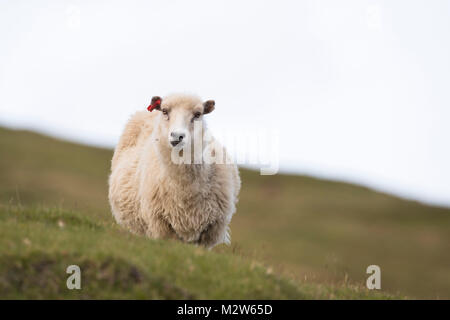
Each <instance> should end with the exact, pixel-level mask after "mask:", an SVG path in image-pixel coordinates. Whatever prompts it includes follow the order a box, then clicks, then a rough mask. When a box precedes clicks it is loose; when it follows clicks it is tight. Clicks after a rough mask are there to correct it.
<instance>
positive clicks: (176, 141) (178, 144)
mask: <svg viewBox="0 0 450 320" xmlns="http://www.w3.org/2000/svg"><path fill="white" fill-rule="evenodd" d="M169 143H170V144H171V146H172V147H181V146H182V145H183V141H179V140H173V141H169Z"/></svg>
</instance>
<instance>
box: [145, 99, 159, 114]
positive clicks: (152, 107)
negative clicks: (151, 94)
mask: <svg viewBox="0 0 450 320" xmlns="http://www.w3.org/2000/svg"><path fill="white" fill-rule="evenodd" d="M160 105H161V100H159V99H158V100H156V101H155V102H154V103H152V104H151V105H149V106H148V107H147V110H148V111H150V112H152V111H153V109H155V108H158V107H159V106H160Z"/></svg>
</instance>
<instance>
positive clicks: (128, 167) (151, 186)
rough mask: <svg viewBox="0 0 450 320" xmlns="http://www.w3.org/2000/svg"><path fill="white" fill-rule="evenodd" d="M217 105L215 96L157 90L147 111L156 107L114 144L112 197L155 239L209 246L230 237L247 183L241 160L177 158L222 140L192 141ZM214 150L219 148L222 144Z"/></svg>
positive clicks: (125, 217) (117, 209)
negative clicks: (167, 93)
mask: <svg viewBox="0 0 450 320" xmlns="http://www.w3.org/2000/svg"><path fill="white" fill-rule="evenodd" d="M214 106H215V103H214V101H213V100H208V101H206V102H204V103H203V102H202V101H201V100H200V99H199V98H197V97H194V96H190V95H170V96H168V97H166V98H164V100H162V99H161V98H159V97H153V99H152V105H151V106H150V107H149V110H151V111H152V109H154V110H156V111H155V112H145V111H141V112H137V113H136V114H135V115H133V116H132V118H131V119H130V120H129V122H128V123H127V125H126V127H125V130H124V132H123V133H122V136H121V138H120V141H119V143H118V145H117V147H116V149H115V152H114V156H113V159H112V165H111V175H110V178H109V202H110V204H111V208H112V213H113V216H114V217H115V219H116V221H117V222H118V223H119V224H121V225H123V226H125V227H127V228H128V229H129V230H130V231H132V232H134V233H138V234H145V235H147V236H148V237H150V238H163V239H164V238H173V239H179V240H181V241H184V242H188V243H196V244H200V245H203V246H205V247H208V248H211V247H213V246H214V245H216V244H219V243H229V242H230V237H229V227H228V225H229V223H230V221H231V217H232V215H233V214H234V212H235V211H236V203H237V197H238V193H239V189H240V185H241V181H240V178H239V172H238V169H237V166H236V165H235V164H233V163H232V164H230V163H229V162H226V161H222V164H221V163H210V162H207V161H205V159H204V158H203V159H201V160H200V162H199V161H196V162H194V161H191V163H192V164H189V163H186V161H185V163H181V164H180V163H179V161H178V163H177V161H174V159H180V156H181V157H182V159H187V158H188V157H187V156H188V155H191V156H192V157H194V156H195V155H197V156H198V155H199V154H200V155H202V154H205V153H207V152H206V151H207V150H208V146H211V145H215V146H218V144H217V141H216V140H214V139H213V138H212V139H211V140H210V141H209V143H203V145H202V147H201V148H200V150H196V151H194V150H195V149H196V148H194V147H193V145H194V143H195V142H194V139H199V138H200V139H203V138H205V132H206V130H205V122H204V119H203V115H205V114H208V113H210V112H211V111H213V110H214ZM199 124H201V126H199ZM199 127H200V129H203V130H200V131H199V129H198V128H199ZM197 141H198V140H197ZM202 141H203V140H202ZM211 150H213V151H212V153H211V155H214V152H216V151H214V150H217V148H212V149H211ZM199 152H200V153H199ZM183 153H184V154H183ZM174 155H175V158H174ZM176 156H178V158H177V157H176ZM224 157H226V154H224ZM195 159H197V158H195ZM212 159H213V157H212ZM198 162H199V163H198ZM224 162H225V163H224Z"/></svg>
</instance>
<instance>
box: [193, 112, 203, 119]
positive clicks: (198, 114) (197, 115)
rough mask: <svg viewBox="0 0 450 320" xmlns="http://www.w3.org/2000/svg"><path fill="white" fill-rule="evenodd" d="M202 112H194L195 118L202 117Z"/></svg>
mask: <svg viewBox="0 0 450 320" xmlns="http://www.w3.org/2000/svg"><path fill="white" fill-rule="evenodd" d="M201 115H202V114H201V113H200V112H198V111H197V112H196V113H194V118H195V119H198V118H200V116H201Z"/></svg>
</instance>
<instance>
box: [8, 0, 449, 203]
mask: <svg viewBox="0 0 450 320" xmlns="http://www.w3.org/2000/svg"><path fill="white" fill-rule="evenodd" d="M170 92H191V93H196V94H199V95H200V96H202V97H204V98H205V99H215V100H216V110H215V111H214V112H213V113H212V114H211V115H209V116H208V118H209V119H208V120H209V126H210V127H211V128H212V129H213V130H221V129H228V130H229V129H232V130H236V131H239V130H249V129H258V128H265V129H271V130H277V131H278V132H279V134H280V165H281V169H282V171H288V172H298V173H306V174H311V175H316V176H322V177H330V178H338V179H342V180H346V181H352V182H357V183H361V184H364V185H368V186H371V187H374V188H377V189H380V190H384V191H388V192H393V193H395V194H398V195H401V196H404V197H409V198H414V199H418V200H421V201H426V202H431V203H437V204H446V205H450V165H449V164H450V145H449V138H450V126H449V124H450V1H445V0H442V1H438V0H433V1H424V0H423V1H408V0H403V1H400V0H394V1H375V0H370V1H367V0H354V1H339V5H338V2H337V1H333V0H329V1H312V0H311V1H280V0H277V1H229V0H228V1H216V0H214V1H213V0H209V1H173V0H172V1H168V0H165V1H92V0H91V1H81V0H79V1H61V0H60V1H56V0H54V1H45V0H41V1H31V0H29V1H17V0H0V124H3V125H9V126H13V127H25V128H31V129H35V130H39V131H43V132H46V133H51V134H53V135H57V136H60V137H63V138H69V139H72V140H76V141H81V142H85V143H89V144H94V145H102V146H113V145H114V144H115V143H116V141H117V139H118V137H119V135H120V132H121V130H122V128H123V125H124V123H125V122H126V120H127V118H128V117H129V115H130V114H131V113H133V112H134V111H136V110H142V109H144V108H145V107H146V106H147V105H148V103H149V100H150V98H151V96H152V95H161V96H164V95H165V94H168V93H170ZM1 152H7V150H2V151H1Z"/></svg>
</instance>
